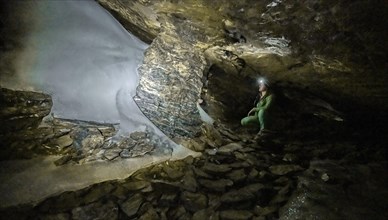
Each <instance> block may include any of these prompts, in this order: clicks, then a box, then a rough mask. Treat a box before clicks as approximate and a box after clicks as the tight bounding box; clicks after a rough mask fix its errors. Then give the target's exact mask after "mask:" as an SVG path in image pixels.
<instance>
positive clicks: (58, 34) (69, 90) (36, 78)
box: [27, 0, 162, 134]
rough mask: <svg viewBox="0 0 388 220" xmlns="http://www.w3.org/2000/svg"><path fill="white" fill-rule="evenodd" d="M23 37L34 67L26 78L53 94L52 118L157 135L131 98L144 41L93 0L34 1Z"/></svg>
mask: <svg viewBox="0 0 388 220" xmlns="http://www.w3.org/2000/svg"><path fill="white" fill-rule="evenodd" d="M36 4H37V5H36V9H35V10H36V15H37V16H38V18H37V24H38V25H37V28H35V29H34V31H33V33H32V34H31V36H30V38H29V44H30V45H33V56H34V65H33V67H32V68H31V71H30V72H29V75H28V76H27V78H28V80H27V81H28V82H29V83H31V86H33V87H34V88H35V89H36V90H41V91H43V92H46V93H48V94H50V95H51V96H52V98H53V109H52V113H53V114H54V116H56V117H60V118H66V119H77V120H85V121H95V122H102V123H120V131H121V133H123V132H126V133H128V132H131V131H133V130H145V129H146V127H147V129H148V130H151V131H154V132H156V133H158V134H162V133H161V132H160V131H159V130H158V129H157V128H156V127H155V126H154V125H153V124H152V123H151V122H150V121H149V120H148V119H147V118H146V117H145V116H144V115H143V114H142V112H141V111H140V110H139V108H138V107H137V105H136V103H135V102H134V101H133V99H132V97H133V96H134V95H135V93H136V87H137V85H138V82H139V77H138V73H137V68H138V66H139V65H140V64H141V62H142V60H143V53H144V51H145V49H146V48H147V46H148V45H147V44H145V43H143V42H142V41H140V40H139V39H137V38H136V37H134V36H133V35H131V34H130V33H128V32H127V31H126V30H125V29H124V28H123V27H122V26H121V25H120V24H119V23H118V22H117V21H116V20H115V19H114V18H113V17H112V16H111V15H110V14H109V13H108V12H107V11H106V10H105V9H103V8H102V7H101V6H100V5H98V4H97V3H96V2H95V1H93V0H83V1H74V0H61V1H49V0H47V1H36Z"/></svg>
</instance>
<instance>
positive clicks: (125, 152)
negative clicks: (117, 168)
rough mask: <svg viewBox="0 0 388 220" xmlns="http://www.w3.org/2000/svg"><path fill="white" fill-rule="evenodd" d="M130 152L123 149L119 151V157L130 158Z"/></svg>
mask: <svg viewBox="0 0 388 220" xmlns="http://www.w3.org/2000/svg"><path fill="white" fill-rule="evenodd" d="M131 156H132V154H131V153H130V152H129V150H128V149H124V150H123V151H121V152H120V157H121V158H130V157H131Z"/></svg>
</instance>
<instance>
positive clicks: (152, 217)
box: [139, 207, 160, 220]
mask: <svg viewBox="0 0 388 220" xmlns="http://www.w3.org/2000/svg"><path fill="white" fill-rule="evenodd" d="M159 219H160V218H159V215H158V213H157V212H156V211H155V209H154V208H152V207H151V208H149V209H147V211H146V212H145V213H144V214H143V215H142V216H140V217H139V220H159Z"/></svg>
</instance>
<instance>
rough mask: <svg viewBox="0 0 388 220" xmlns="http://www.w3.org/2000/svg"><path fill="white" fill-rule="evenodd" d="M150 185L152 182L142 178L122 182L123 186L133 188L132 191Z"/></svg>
mask: <svg viewBox="0 0 388 220" xmlns="http://www.w3.org/2000/svg"><path fill="white" fill-rule="evenodd" d="M150 185H151V183H150V182H148V181H143V180H140V181H129V182H126V183H124V184H122V186H123V187H125V188H127V189H128V190H131V191H137V190H141V189H144V188H147V187H149V186H150Z"/></svg>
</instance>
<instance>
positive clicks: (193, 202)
mask: <svg viewBox="0 0 388 220" xmlns="http://www.w3.org/2000/svg"><path fill="white" fill-rule="evenodd" d="M180 199H181V201H182V202H183V205H184V207H185V208H186V209H187V210H189V211H192V212H196V211H198V210H200V209H204V208H206V207H207V205H208V199H207V197H206V196H205V195H204V194H201V193H191V192H183V193H182V194H181V197H180Z"/></svg>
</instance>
